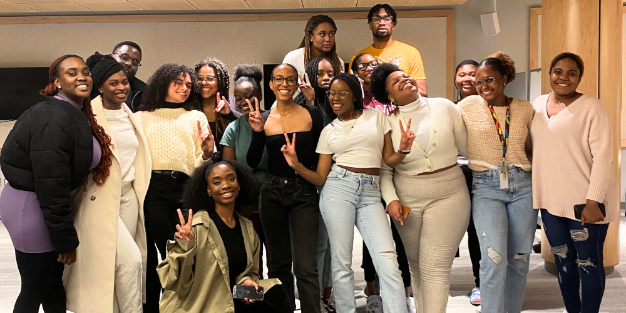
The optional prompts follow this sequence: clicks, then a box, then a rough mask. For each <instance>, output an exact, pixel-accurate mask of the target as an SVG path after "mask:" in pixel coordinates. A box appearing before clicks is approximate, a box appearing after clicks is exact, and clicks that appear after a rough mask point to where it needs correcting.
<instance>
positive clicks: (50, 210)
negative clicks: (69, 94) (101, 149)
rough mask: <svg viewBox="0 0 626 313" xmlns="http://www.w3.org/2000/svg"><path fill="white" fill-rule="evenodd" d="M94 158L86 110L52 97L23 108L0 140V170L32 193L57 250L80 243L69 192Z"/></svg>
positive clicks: (70, 248) (20, 187) (17, 184)
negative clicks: (13, 124) (21, 112)
mask: <svg viewBox="0 0 626 313" xmlns="http://www.w3.org/2000/svg"><path fill="white" fill-rule="evenodd" d="M92 159H93V135H92V132H91V126H90V124H89V121H88V119H87V116H86V115H85V113H83V112H82V111H79V110H76V108H74V107H73V106H72V105H71V104H69V103H68V102H65V101H62V100H58V99H55V98H53V97H48V98H47V100H46V101H44V102H40V103H38V104H36V105H35V106H33V107H31V108H30V109H28V110H27V111H26V112H24V113H23V114H22V116H20V118H19V119H18V120H17V122H16V123H15V126H14V127H13V129H12V130H11V132H10V133H9V135H8V137H7V139H6V141H5V143H4V145H3V146H2V155H0V167H1V168H2V173H3V174H4V176H5V177H6V179H7V180H8V181H9V184H11V187H13V188H15V189H18V190H25V191H34V192H35V193H36V195H37V200H38V201H39V204H40V206H41V210H42V211H43V217H44V222H45V223H46V226H47V228H48V232H49V234H50V239H51V240H52V244H53V245H54V249H55V251H56V252H57V253H68V252H72V251H73V250H74V249H76V247H78V236H77V235H76V229H75V228H74V214H73V212H72V209H71V207H70V202H71V194H72V191H73V190H74V189H76V188H78V187H79V186H80V185H81V184H82V183H83V181H84V180H85V177H86V176H87V175H88V174H89V167H90V165H91V161H92Z"/></svg>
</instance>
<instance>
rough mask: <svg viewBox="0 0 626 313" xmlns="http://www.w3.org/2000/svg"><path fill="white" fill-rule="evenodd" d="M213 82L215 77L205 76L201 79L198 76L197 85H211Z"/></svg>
mask: <svg viewBox="0 0 626 313" xmlns="http://www.w3.org/2000/svg"><path fill="white" fill-rule="evenodd" d="M214 81H215V76H206V77H202V76H198V83H204V82H207V83H212V82H214Z"/></svg>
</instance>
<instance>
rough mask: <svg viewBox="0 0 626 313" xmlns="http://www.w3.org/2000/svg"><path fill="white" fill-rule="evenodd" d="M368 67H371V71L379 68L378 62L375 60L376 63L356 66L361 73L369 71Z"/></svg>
mask: <svg viewBox="0 0 626 313" xmlns="http://www.w3.org/2000/svg"><path fill="white" fill-rule="evenodd" d="M368 66H369V67H370V68H371V69H375V68H376V67H377V66H378V61H377V60H374V61H372V62H369V63H359V64H358V65H357V66H356V68H357V70H359V71H363V70H365V69H367V67H368Z"/></svg>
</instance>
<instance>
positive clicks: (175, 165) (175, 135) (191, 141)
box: [135, 108, 209, 176]
mask: <svg viewBox="0 0 626 313" xmlns="http://www.w3.org/2000/svg"><path fill="white" fill-rule="evenodd" d="M135 117H136V118H137V120H138V121H139V124H140V125H141V127H142V128H143V131H144V133H145V134H146V139H147V141H148V148H149V149H150V155H151V157H152V169H153V170H172V171H180V172H184V173H185V174H187V175H190V176H191V174H192V173H193V171H194V170H195V168H196V167H197V166H199V165H200V164H201V163H202V149H201V148H200V135H199V134H198V126H197V121H200V127H201V129H202V130H203V132H206V131H207V125H208V124H209V123H208V121H207V119H206V116H205V115H204V113H202V112H200V111H196V110H191V111H186V110H185V109H183V108H178V109H156V110H154V111H152V112H148V111H140V112H137V113H135Z"/></svg>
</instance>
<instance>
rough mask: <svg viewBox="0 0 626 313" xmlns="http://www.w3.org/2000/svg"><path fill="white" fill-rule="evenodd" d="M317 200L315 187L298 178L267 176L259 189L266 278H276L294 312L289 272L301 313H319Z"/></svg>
mask: <svg viewBox="0 0 626 313" xmlns="http://www.w3.org/2000/svg"><path fill="white" fill-rule="evenodd" d="M318 214H319V199H318V196H317V190H316V189H315V187H314V186H313V185H312V184H311V183H309V182H307V181H306V180H304V179H302V178H296V179H285V178H281V177H276V176H273V175H271V174H270V175H268V178H267V180H266V181H265V183H263V186H262V187H261V211H260V215H261V222H262V223H263V231H264V232H265V239H266V247H267V252H268V253H267V255H268V258H267V259H268V268H269V273H268V276H269V277H270V278H278V279H280V281H281V282H282V284H283V287H284V288H285V292H286V293H287V299H288V301H289V304H290V306H291V309H292V310H294V309H295V295H294V283H293V274H292V273H291V269H292V263H293V272H294V273H295V275H296V279H297V286H298V294H299V298H300V304H301V308H302V313H319V312H320V287H319V282H318V276H317V275H318V274H317V259H316V257H317V253H316V250H317V227H318Z"/></svg>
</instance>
